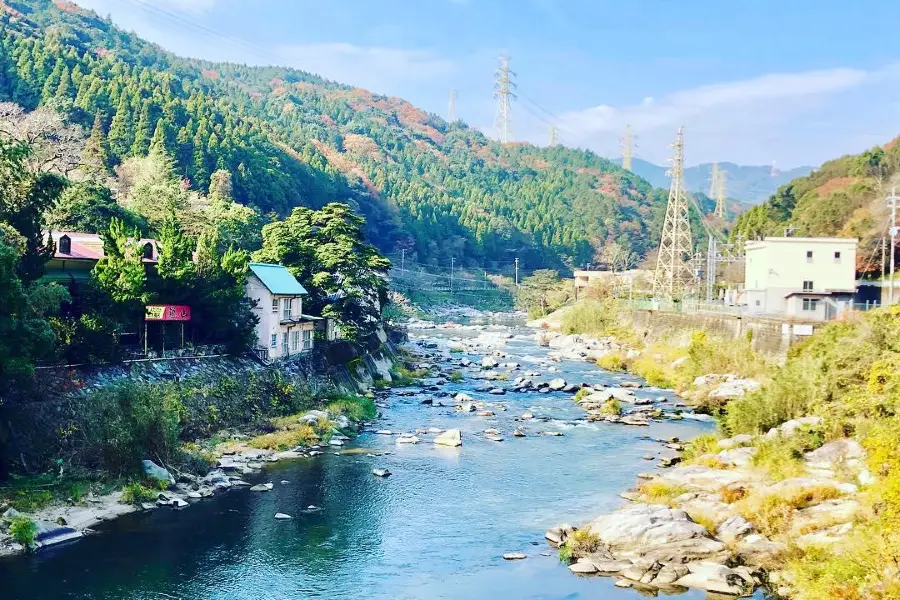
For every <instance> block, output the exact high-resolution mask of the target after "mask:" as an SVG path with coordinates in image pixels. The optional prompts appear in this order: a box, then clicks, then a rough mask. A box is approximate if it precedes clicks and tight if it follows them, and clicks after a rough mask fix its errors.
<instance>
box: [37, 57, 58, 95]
mask: <svg viewBox="0 0 900 600" xmlns="http://www.w3.org/2000/svg"><path fill="white" fill-rule="evenodd" d="M62 72H63V62H62V61H61V60H58V61H56V67H54V68H53V71H52V72H51V73H50V76H49V77H47V80H46V81H44V88H43V89H42V90H41V104H44V103H46V102H47V101H49V100H50V99H51V98H53V97H54V96H56V91H57V90H58V89H59V82H60V80H61V79H62Z"/></svg>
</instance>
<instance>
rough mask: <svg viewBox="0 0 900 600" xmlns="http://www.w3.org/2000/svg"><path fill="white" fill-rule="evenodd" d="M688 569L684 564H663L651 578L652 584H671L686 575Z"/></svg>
mask: <svg viewBox="0 0 900 600" xmlns="http://www.w3.org/2000/svg"><path fill="white" fill-rule="evenodd" d="M689 572H690V571H689V570H688V568H687V567H686V566H685V565H679V564H668V565H664V566H663V568H662V569H660V570H659V573H657V574H656V577H655V578H654V579H653V584H654V585H658V586H661V585H671V584H673V583H675V582H676V581H678V580H679V579H681V578H682V577H684V576H685V575H687V574H688V573H689Z"/></svg>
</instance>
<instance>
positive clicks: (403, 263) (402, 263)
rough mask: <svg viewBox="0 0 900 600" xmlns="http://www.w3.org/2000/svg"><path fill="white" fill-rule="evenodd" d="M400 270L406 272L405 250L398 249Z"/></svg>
mask: <svg viewBox="0 0 900 600" xmlns="http://www.w3.org/2000/svg"><path fill="white" fill-rule="evenodd" d="M400 270H401V271H405V270H406V248H400Z"/></svg>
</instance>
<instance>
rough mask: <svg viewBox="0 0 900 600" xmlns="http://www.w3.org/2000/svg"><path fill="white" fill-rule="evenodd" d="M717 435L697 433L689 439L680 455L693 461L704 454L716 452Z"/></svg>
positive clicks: (686, 459)
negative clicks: (697, 434)
mask: <svg viewBox="0 0 900 600" xmlns="http://www.w3.org/2000/svg"><path fill="white" fill-rule="evenodd" d="M719 450H720V448H719V436H717V435H715V434H713V433H708V434H705V435H699V436H697V437H695V438H694V439H692V440H691V441H689V442H688V443H687V445H686V446H685V447H684V450H683V451H682V452H681V457H682V458H683V459H684V460H685V461H686V462H690V461H695V460H697V459H698V458H700V457H701V456H703V455H704V454H718V452H719Z"/></svg>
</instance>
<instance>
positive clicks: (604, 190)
mask: <svg viewBox="0 0 900 600" xmlns="http://www.w3.org/2000/svg"><path fill="white" fill-rule="evenodd" d="M0 8H2V9H3V17H2V21H3V26H4V39H3V45H2V48H3V55H2V59H3V61H2V65H0V70H2V73H3V74H4V75H5V77H4V78H3V81H2V82H0V83H2V85H0V96H2V99H4V100H11V101H14V102H16V103H18V104H20V105H22V106H24V107H26V108H28V109H31V108H34V107H36V106H39V105H48V104H53V105H54V106H59V107H61V109H62V110H64V111H66V113H67V114H68V115H70V117H71V118H72V119H73V120H75V121H77V122H80V123H81V124H83V125H84V126H85V127H88V126H89V125H90V123H92V122H94V120H95V118H96V117H97V115H99V116H100V119H99V121H100V127H101V129H102V132H101V133H100V134H99V135H105V136H106V137H107V138H108V141H109V146H110V160H109V165H110V166H114V165H115V164H117V163H118V162H119V161H121V160H123V159H125V158H127V157H128V156H134V155H137V154H140V153H142V152H146V149H147V147H148V146H149V143H150V140H151V138H156V137H158V138H159V139H160V140H162V143H163V144H164V145H165V147H166V148H167V149H168V150H169V151H170V152H171V153H172V154H173V156H174V158H175V160H176V165H177V167H178V170H179V171H180V173H181V174H182V176H183V177H184V178H185V180H186V181H188V182H189V185H190V186H191V187H192V188H194V189H197V190H200V191H203V190H205V189H206V188H207V186H208V185H209V178H210V175H211V174H212V172H213V171H215V170H218V169H225V170H228V171H230V172H231V173H232V174H233V177H234V192H235V196H236V198H237V199H238V200H239V201H240V202H242V203H245V204H248V205H250V206H253V207H256V208H257V209H258V210H259V211H260V212H262V213H264V214H266V213H274V214H278V215H284V214H286V213H287V212H289V211H290V209H291V208H292V207H294V206H300V205H308V206H311V207H318V206H321V205H323V204H325V203H327V202H329V201H342V202H347V203H348V204H350V205H351V206H353V207H354V208H355V209H357V210H358V211H359V212H361V213H362V214H364V215H365V216H366V218H367V221H368V231H367V233H369V234H370V235H371V239H372V240H373V241H375V243H377V244H378V245H379V247H381V248H382V249H383V250H385V251H387V252H396V251H399V250H400V249H406V250H407V251H408V255H409V256H412V257H415V258H416V260H418V261H420V262H423V263H429V264H435V265H436V264H444V263H445V262H449V259H450V258H451V257H455V258H457V260H459V261H461V262H462V263H463V264H468V265H469V266H479V267H484V268H491V269H498V268H500V267H504V268H506V267H508V265H511V264H512V262H513V258H514V257H519V258H520V260H521V262H522V263H523V265H524V266H525V268H526V269H527V268H540V267H544V266H551V267H567V266H568V267H571V266H574V265H578V264H583V263H585V262H589V261H590V260H591V259H592V258H593V256H594V255H595V254H596V252H597V251H598V250H599V249H601V248H602V247H603V246H605V245H607V244H610V243H617V244H619V245H621V246H624V247H625V248H626V249H628V250H629V251H632V252H635V253H637V254H639V255H644V254H646V253H647V252H648V251H650V250H651V249H652V248H653V247H655V245H656V243H657V241H658V236H659V231H660V229H661V224H662V219H663V216H664V208H665V199H666V194H665V191H664V190H659V189H654V188H653V186H651V185H650V184H649V183H648V182H646V181H645V180H643V179H642V178H640V177H639V176H638V175H635V174H633V173H630V172H627V171H624V170H622V169H621V168H620V167H618V166H616V165H615V164H614V163H613V162H612V161H609V160H607V159H604V158H601V157H599V156H597V155H595V154H594V153H592V152H589V151H584V150H575V149H570V148H564V147H561V146H555V147H551V148H538V147H535V146H531V145H527V144H509V145H500V144H499V143H497V142H494V141H493V140H490V139H488V138H487V137H486V136H484V135H483V134H482V133H480V132H478V131H476V130H474V129H472V128H470V127H469V126H468V125H466V124H465V123H463V122H460V121H457V122H455V123H448V122H446V121H445V120H443V119H442V118H440V117H438V116H436V115H433V114H430V113H428V112H426V111H423V110H421V109H419V108H417V107H415V106H413V105H412V104H410V103H408V102H406V101H404V100H402V99H399V98H395V97H386V96H382V95H378V94H373V93H371V92H368V91H366V90H361V89H358V88H352V87H349V86H345V85H342V84H338V83H336V82H332V81H329V80H327V79H324V78H322V77H319V76H317V75H313V74H310V73H305V72H302V71H299V70H296V69H290V68H285V67H248V66H245V65H238V64H234V63H216V62H210V61H203V60H196V59H184V58H180V57H178V56H176V55H174V54H172V53H170V52H168V51H165V50H164V49H162V48H160V47H159V46H157V45H154V44H151V43H149V42H146V41H144V40H141V39H140V38H138V37H137V36H135V35H133V34H129V33H127V32H124V31H122V30H120V29H118V28H116V27H115V26H114V24H113V23H112V22H110V21H109V20H107V19H104V18H102V17H99V16H98V15H96V13H93V12H92V11H86V10H83V9H81V8H79V7H77V5H74V4H72V3H71V2H64V1H62V0H58V1H55V2H52V1H51V0H5V2H3V3H0ZM157 130H159V132H157ZM708 208H709V207H708V206H707V207H705V209H708ZM694 218H695V219H696V218H699V215H694ZM698 229H699V228H698Z"/></svg>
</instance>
